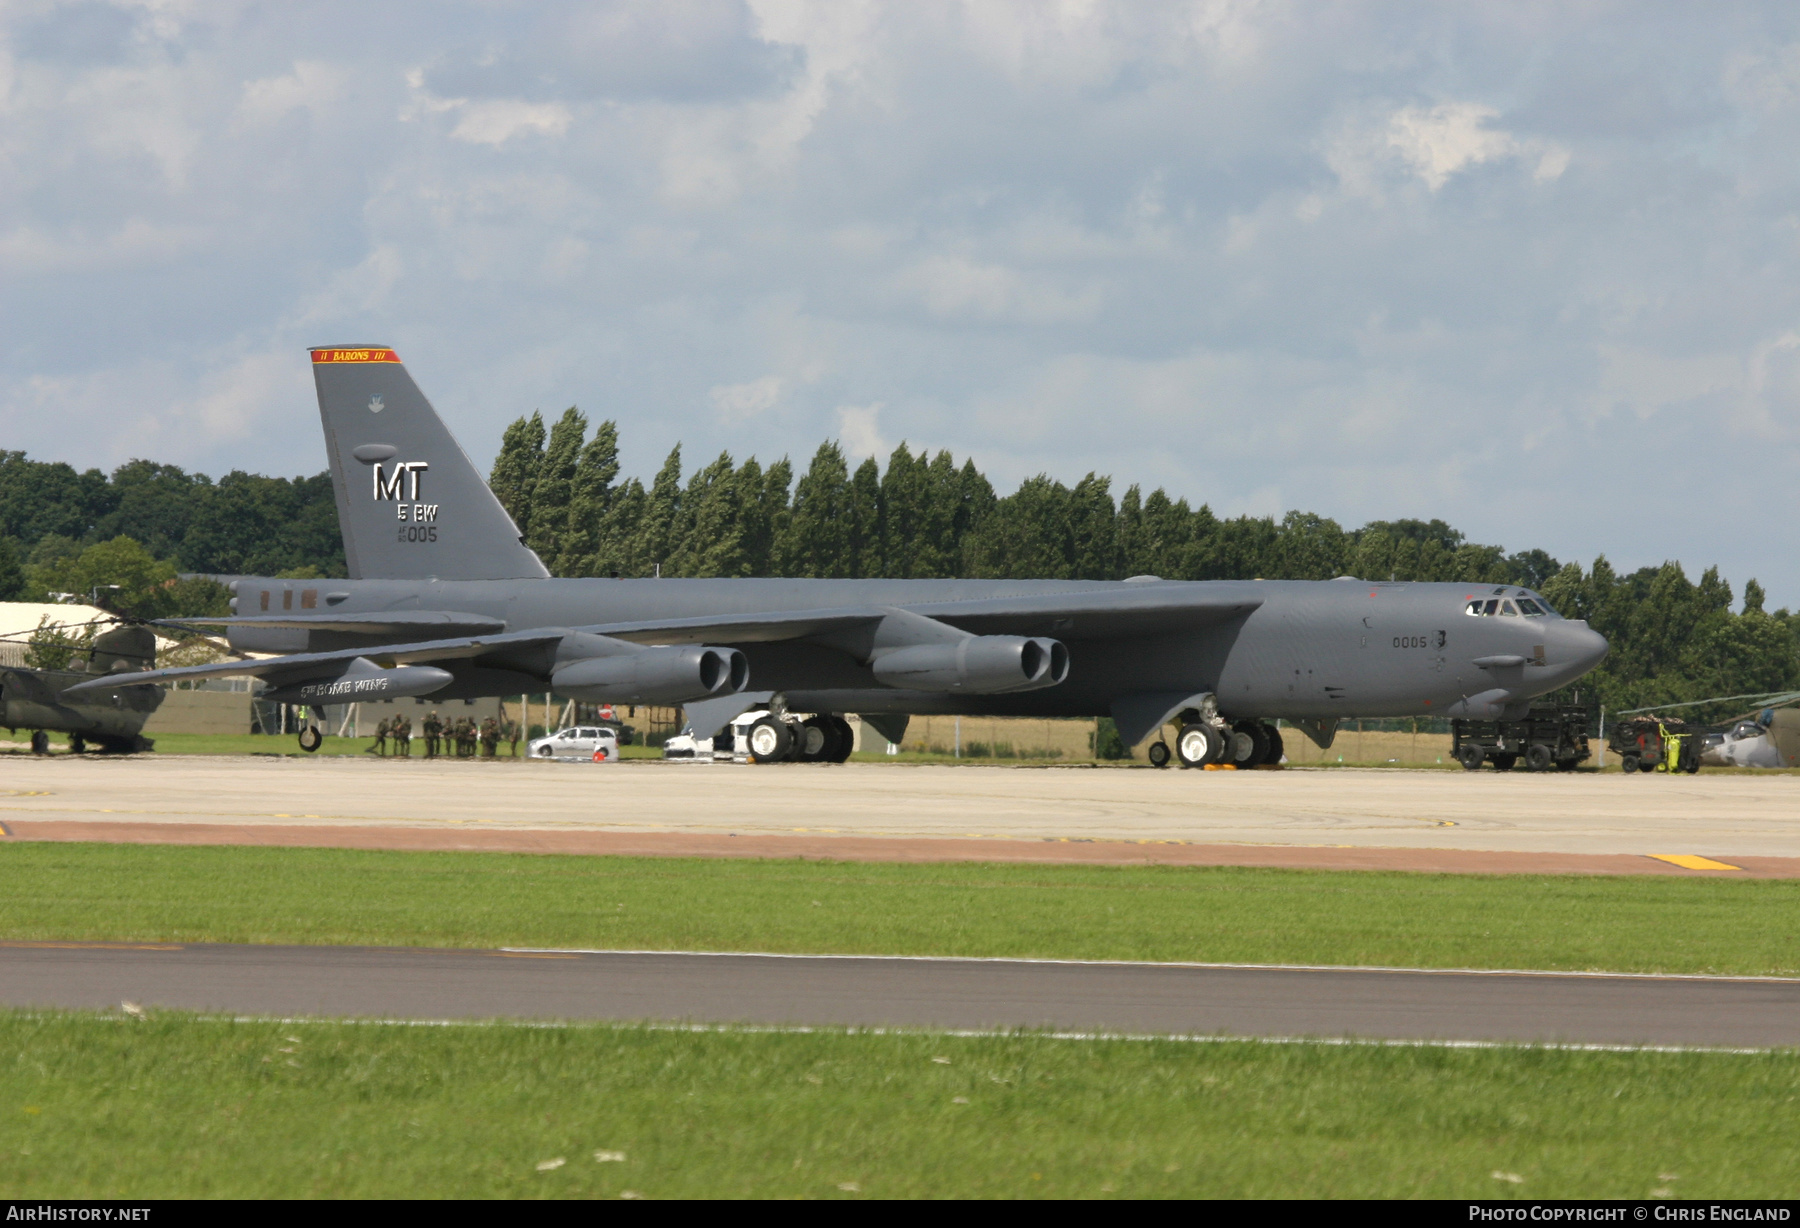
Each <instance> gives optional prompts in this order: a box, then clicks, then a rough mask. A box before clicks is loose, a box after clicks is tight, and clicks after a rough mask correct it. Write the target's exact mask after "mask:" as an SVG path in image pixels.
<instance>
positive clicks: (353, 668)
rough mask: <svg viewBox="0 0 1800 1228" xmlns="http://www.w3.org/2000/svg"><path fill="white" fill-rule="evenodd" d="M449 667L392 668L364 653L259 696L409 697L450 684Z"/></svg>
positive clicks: (330, 700)
mask: <svg viewBox="0 0 1800 1228" xmlns="http://www.w3.org/2000/svg"><path fill="white" fill-rule="evenodd" d="M452 677H453V675H452V674H451V673H450V671H449V670H445V669H438V668H437V667H436V666H434V665H399V666H395V667H394V668H393V669H382V668H381V666H379V665H377V664H375V662H373V661H371V660H369V658H367V657H357V658H356V659H355V660H353V661H351V662H350V668H348V669H346V670H344V671H343V672H342V673H340V674H334V675H332V676H330V677H327V678H308V679H306V680H305V681H301V682H289V683H284V684H283V685H281V686H278V687H275V688H272V689H270V690H269V691H266V692H265V693H264V694H263V696H262V698H263V699H265V700H268V701H270V702H272V703H278V704H344V703H355V702H357V701H358V700H365V699H368V700H375V699H410V698H412V697H414V696H419V695H430V694H431V693H432V692H434V691H441V690H443V689H444V687H446V686H448V685H449V684H450V681H451V679H452Z"/></svg>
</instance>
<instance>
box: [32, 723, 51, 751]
mask: <svg viewBox="0 0 1800 1228" xmlns="http://www.w3.org/2000/svg"><path fill="white" fill-rule="evenodd" d="M31 753H32V754H34V755H47V754H49V753H50V735H49V734H47V733H45V732H44V731H43V730H42V729H34V730H32V733H31Z"/></svg>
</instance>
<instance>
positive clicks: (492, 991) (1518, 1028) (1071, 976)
mask: <svg viewBox="0 0 1800 1228" xmlns="http://www.w3.org/2000/svg"><path fill="white" fill-rule="evenodd" d="M124 1002H131V1003H134V1004H137V1005H139V1006H142V1007H145V1008H156V1007H163V1008H180V1009H188V1010H197V1011H209V1012H225V1013H231V1014H243V1015H261V1016H277V1017H293V1016H352V1017H364V1018H369V1017H375V1018H383V1019H487V1018H512V1019H569V1020H660V1021H692V1022H704V1023H717V1024H729V1023H740V1024H765V1025H779V1024H790V1025H791V1024H800V1025H807V1024H811V1025H839V1026H846V1025H847V1026H890V1027H896V1026H897V1027H936V1028H957V1029H961V1028H978V1029H986V1028H1007V1027H1020V1026H1024V1027H1044V1028H1055V1029H1067V1030H1079V1031H1107V1032H1122V1033H1133V1034H1145V1033H1160V1034H1187V1035H1220V1034H1225V1035H1242V1036H1282V1037H1299V1036H1315V1037H1367V1038H1381V1039H1393V1040H1468V1041H1521V1042H1574V1043H1594V1044H1625V1045H1630V1044H1649V1045H1696V1046H1726V1047H1744V1048H1752V1047H1768V1046H1792V1045H1796V1044H1800V980H1773V979H1770V980H1758V979H1754V978H1742V979H1734V978H1698V977H1689V978H1684V977H1630V976H1598V975H1555V974H1544V973H1505V972H1497V973H1482V972H1421V971H1399V970H1379V969H1324V968H1321V969H1283V968H1243V967H1218V966H1202V965H1180V964H1123V963H1056V962H1033V961H1024V960H955V959H875V958H864V957H856V956H801V957H791V956H774V955H709V954H664V953H646V952H545V951H453V950H419V949H387V948H367V947H276V946H267V947H260V946H222V945H221V946H209V945H192V946H188V945H179V944H159V943H29V942H15V943H5V944H0V1004H4V1005H6V1006H12V1007H65V1008H77V1009H79V1008H90V1009H104V1008H117V1007H119V1006H120V1005H121V1003H124Z"/></svg>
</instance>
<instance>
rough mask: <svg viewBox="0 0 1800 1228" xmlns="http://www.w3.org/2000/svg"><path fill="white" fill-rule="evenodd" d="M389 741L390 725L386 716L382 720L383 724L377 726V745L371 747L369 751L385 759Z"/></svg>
mask: <svg viewBox="0 0 1800 1228" xmlns="http://www.w3.org/2000/svg"><path fill="white" fill-rule="evenodd" d="M387 739H388V723H387V718H386V717H385V716H384V717H382V718H381V724H379V725H377V726H375V745H373V746H371V747H369V750H370V751H371V752H373V753H374V754H377V755H382V756H384V757H385V756H386V755H387Z"/></svg>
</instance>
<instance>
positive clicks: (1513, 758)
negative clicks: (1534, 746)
mask: <svg viewBox="0 0 1800 1228" xmlns="http://www.w3.org/2000/svg"><path fill="white" fill-rule="evenodd" d="M1518 762H1519V756H1518V755H1516V754H1505V755H1495V756H1494V770H1495V771H1496V772H1510V771H1512V770H1513V768H1514V767H1515V766H1516V765H1517V764H1518Z"/></svg>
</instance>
